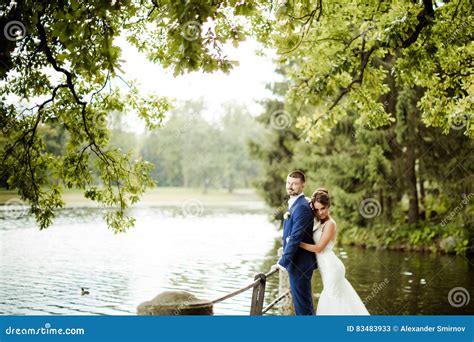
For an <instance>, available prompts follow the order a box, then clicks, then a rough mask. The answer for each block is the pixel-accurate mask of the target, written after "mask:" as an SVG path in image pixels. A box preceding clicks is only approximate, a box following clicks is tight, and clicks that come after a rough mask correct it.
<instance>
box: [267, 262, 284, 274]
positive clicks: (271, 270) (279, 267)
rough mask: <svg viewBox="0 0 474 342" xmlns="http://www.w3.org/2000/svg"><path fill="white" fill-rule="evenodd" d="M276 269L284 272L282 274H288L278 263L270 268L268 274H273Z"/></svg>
mask: <svg viewBox="0 0 474 342" xmlns="http://www.w3.org/2000/svg"><path fill="white" fill-rule="evenodd" d="M276 269H279V270H281V271H284V272H288V271H287V270H286V268H284V267H283V266H282V265H280V264H279V263H276V264H275V265H272V267H270V272H273V271H274V270H276Z"/></svg>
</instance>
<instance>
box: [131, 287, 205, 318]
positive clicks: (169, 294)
mask: <svg viewBox="0 0 474 342" xmlns="http://www.w3.org/2000/svg"><path fill="white" fill-rule="evenodd" d="M137 314H138V315H140V316H181V315H212V314H213V304H212V303H211V302H210V301H208V300H204V299H199V298H197V297H196V296H194V295H193V294H191V293H189V292H186V291H165V292H163V293H160V294H159V295H158V296H156V297H155V298H153V299H152V300H149V301H147V302H143V303H141V304H140V305H138V307H137Z"/></svg>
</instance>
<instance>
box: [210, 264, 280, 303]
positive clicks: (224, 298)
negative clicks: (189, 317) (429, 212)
mask: <svg viewBox="0 0 474 342" xmlns="http://www.w3.org/2000/svg"><path fill="white" fill-rule="evenodd" d="M276 272H278V269H277V268H276V269H273V270H270V271H269V272H267V273H266V274H265V278H268V277H269V276H271V275H272V274H274V273H276ZM260 281H261V280H260V279H256V280H254V281H253V283H251V284H249V285H247V286H244V287H242V288H240V289H238V290H235V291H234V292H231V293H228V294H226V295H225V296H223V297H219V298H217V299H215V300H213V301H212V302H211V303H212V304H216V303H219V302H222V301H224V300H226V299H229V298H232V297H234V296H237V295H238V294H241V293H242V292H245V291H247V290H249V289H251V288H253V287H255V286H257V284H259V283H260Z"/></svg>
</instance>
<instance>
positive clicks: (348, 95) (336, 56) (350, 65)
mask: <svg viewBox="0 0 474 342" xmlns="http://www.w3.org/2000/svg"><path fill="white" fill-rule="evenodd" d="M270 22H271V25H272V28H273V29H272V30H271V31H270V32H271V33H270V38H272V39H270V40H267V42H269V43H268V45H270V46H272V45H276V46H277V47H278V49H279V53H280V56H279V62H280V63H281V64H288V63H289V62H291V63H292V64H291V67H290V68H289V69H288V76H289V78H290V79H291V80H292V83H291V87H290V90H289V94H288V100H289V101H292V102H295V103H304V104H310V105H311V106H310V107H309V111H307V112H303V113H300V115H299V117H298V127H300V128H301V129H302V130H304V131H305V134H304V136H305V137H309V138H310V139H313V138H315V139H317V138H320V137H321V136H322V135H323V134H324V132H328V130H329V129H330V128H332V127H334V126H335V124H336V123H337V122H338V121H339V120H341V118H342V117H344V116H345V115H346V113H347V112H348V111H349V110H353V111H355V112H357V113H358V115H359V118H358V120H357V122H356V124H357V126H358V127H362V126H364V125H367V126H368V127H371V128H376V127H379V126H384V125H389V124H390V123H391V122H393V121H394V119H395V118H394V115H393V114H394V112H393V111H390V110H389V108H388V107H387V105H385V104H384V102H383V101H382V99H383V98H384V96H385V97H387V96H391V95H393V94H392V93H391V92H390V91H391V88H390V86H389V85H388V84H387V82H386V79H387V77H388V76H389V75H392V76H393V77H394V78H395V81H396V85H397V87H399V88H401V89H402V88H415V87H419V88H421V89H422V90H423V94H422V96H421V98H420V99H419V101H418V102H417V104H416V107H417V109H418V110H419V111H420V113H421V116H422V120H423V122H424V123H425V124H426V125H427V126H433V127H439V128H441V129H442V131H443V133H445V134H447V133H449V132H450V131H452V129H453V127H455V128H456V129H457V128H462V129H463V131H464V133H465V135H466V136H468V137H470V138H474V129H473V124H472V115H473V103H474V101H472V96H470V95H471V94H472V93H473V92H474V86H473V78H474V72H473V64H472V63H473V60H472V57H471V56H472V54H473V45H472V43H471V42H472V37H473V33H474V32H473V30H474V26H473V25H472V22H473V21H472V4H471V3H470V2H469V1H444V2H441V3H440V2H436V3H433V2H432V1H431V0H423V1H375V0H362V1H357V2H354V1H350V0H338V1H324V2H323V1H321V0H314V1H284V2H282V3H281V5H280V6H279V7H278V9H277V10H276V11H275V20H274V21H270ZM266 38H268V37H264V38H263V39H262V41H265V40H266Z"/></svg>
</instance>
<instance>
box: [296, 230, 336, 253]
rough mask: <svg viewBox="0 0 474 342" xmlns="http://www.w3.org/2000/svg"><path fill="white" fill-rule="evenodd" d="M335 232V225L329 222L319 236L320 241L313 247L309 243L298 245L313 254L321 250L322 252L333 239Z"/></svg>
mask: <svg viewBox="0 0 474 342" xmlns="http://www.w3.org/2000/svg"><path fill="white" fill-rule="evenodd" d="M335 232H336V225H335V224H334V222H329V223H328V224H327V226H326V227H324V231H323V234H322V236H321V239H320V240H319V242H318V243H317V244H315V245H313V244H310V243H305V242H302V243H300V247H301V248H303V249H306V250H307V251H310V252H313V253H319V252H321V251H322V250H324V248H326V246H327V244H328V243H329V241H331V240H332V239H333V237H334V233H335Z"/></svg>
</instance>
